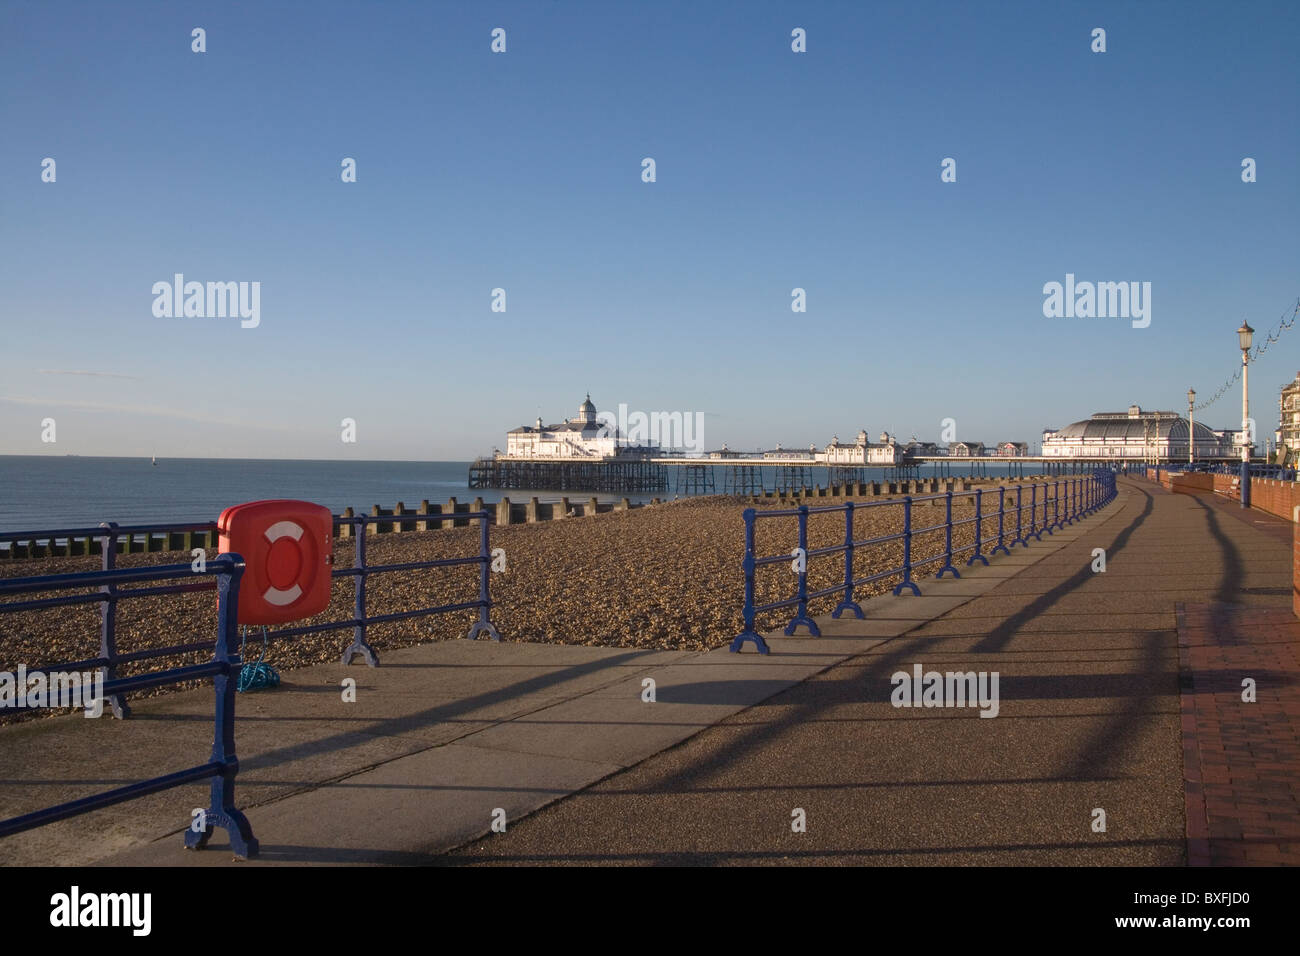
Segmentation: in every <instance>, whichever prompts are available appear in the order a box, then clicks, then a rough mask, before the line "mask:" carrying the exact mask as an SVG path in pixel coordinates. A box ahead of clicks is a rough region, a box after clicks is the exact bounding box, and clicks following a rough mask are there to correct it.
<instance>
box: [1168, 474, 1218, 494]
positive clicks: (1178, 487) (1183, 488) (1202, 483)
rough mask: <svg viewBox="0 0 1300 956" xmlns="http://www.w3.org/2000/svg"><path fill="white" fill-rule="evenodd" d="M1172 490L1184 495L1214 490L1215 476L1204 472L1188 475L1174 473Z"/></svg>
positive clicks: (1170, 488)
mask: <svg viewBox="0 0 1300 956" xmlns="http://www.w3.org/2000/svg"><path fill="white" fill-rule="evenodd" d="M1169 490H1170V491H1173V492H1175V493H1178V494H1184V495H1194V494H1199V493H1200V492H1202V491H1213V490H1214V476H1213V475H1207V474H1204V473H1202V472H1193V473H1191V474H1188V475H1174V476H1173V479H1172V481H1171V482H1170V487H1169Z"/></svg>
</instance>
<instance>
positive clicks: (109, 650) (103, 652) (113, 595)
mask: <svg viewBox="0 0 1300 956" xmlns="http://www.w3.org/2000/svg"><path fill="white" fill-rule="evenodd" d="M100 527H101V528H103V529H104V530H105V532H106V533H105V534H104V536H103V537H102V538H101V539H100V541H101V542H102V544H101V545H100V552H101V554H100V568H101V569H103V570H104V571H112V570H113V568H115V567H116V566H117V522H116V521H106V522H103V523H102V524H100ZM99 593H100V594H102V595H104V598H103V600H102V601H100V603H99V656H100V657H102V658H103V659H104V660H105V661H106V662H107V663H105V664H103V665H102V666H101V667H100V668H99V673H100V675H101V677H102V678H103V680H104V683H108V682H109V681H111V680H113V679H114V678H115V677H117V588H116V587H114V586H113V585H112V584H101V585H100V586H99ZM108 704H109V706H110V707H112V708H113V716H114V717H116V718H118V719H119V720H125V719H126V718H127V717H130V716H131V708H130V706H129V705H128V704H127V702H126V695H125V694H110V695H109V698H108Z"/></svg>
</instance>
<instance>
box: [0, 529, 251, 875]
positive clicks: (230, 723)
mask: <svg viewBox="0 0 1300 956" xmlns="http://www.w3.org/2000/svg"><path fill="white" fill-rule="evenodd" d="M244 569H245V565H244V559H243V558H242V557H240V556H239V555H238V554H221V555H218V556H217V558H216V559H215V560H213V561H208V562H206V564H205V566H204V567H203V568H202V569H196V568H195V567H194V566H192V565H188V564H176V565H162V566H157V567H151V568H118V569H115V570H108V571H89V572H83V573H80V574H55V575H43V576H40V577H34V578H18V579H8V580H5V581H2V582H0V585H2V587H0V593H3V594H24V593H34V592H35V593H43V592H45V591H54V590H65V589H68V588H75V587H93V586H95V585H100V586H102V587H109V588H115V587H116V585H117V584H118V583H129V582H138V581H150V580H173V579H177V578H184V577H193V576H212V577H215V578H216V581H215V584H216V591H217V633H216V640H215V641H214V642H213V644H212V645H211V646H212V648H213V656H212V660H211V662H209V663H207V664H193V665H189V666H185V667H176V668H171V669H168V670H163V671H156V672H152V673H148V674H140V675H137V676H134V677H127V678H120V679H114V680H109V681H105V682H103V684H102V685H101V687H100V688H99V694H100V697H99V698H97V699H98V700H102V699H103V696H105V695H107V694H119V693H121V692H123V691H126V690H137V689H143V688H146V687H157V686H161V685H163V684H171V683H178V682H180V681H187V680H195V679H198V678H202V677H212V678H213V698H214V705H213V734H212V754H211V757H210V759H209V760H208V762H207V763H203V764H199V765H197V766H193V767H188V768H186V769H184V770H178V771H175V772H173V773H169V774H165V775H163V776H160V777H151V778H150V779H148V780H142V781H139V782H137V783H132V784H128V785H126V786H124V787H117V788H115V789H113V790H106V791H102V792H100V793H96V794H92V795H91V796H88V797H82V798H80V799H77V800H71V801H67V802H65V803H59V804H55V805H54V806H52V807H45V808H43V809H40V810H36V811H33V812H31V813H25V814H22V815H21V816H17V817H11V818H9V819H7V820H0V837H2V836H8V835H10V834H13V833H21V832H23V831H24V830H31V829H33V828H35V827H39V826H44V825H45V824H47V823H53V822H54V821H55V820H63V819H66V818H68V817H73V816H77V815H79V814H82V813H88V812H90V811H91V810H97V809H99V808H101V807H107V806H112V805H114V804H117V803H122V802H124V801H127V800H133V799H135V798H136V797H142V796H145V795H147V794H150V793H157V792H159V791H161V790H167V789H170V788H172V787H178V786H181V785H182V784H187V783H192V782H194V781H197V780H206V779H211V798H210V806H209V807H208V808H206V809H204V810H201V811H199V813H200V816H199V817H198V818H197V819H194V820H192V821H190V826H189V828H188V829H187V830H186V831H185V845H186V846H187V847H189V848H191V849H199V848H201V847H203V846H204V845H205V844H206V843H207V842H208V839H209V838H210V837H211V836H212V832H213V830H214V829H216V828H217V827H221V828H222V829H224V830H226V831H227V833H228V834H229V836H230V846H231V849H232V850H233V852H234V854H235V856H236V857H240V858H247V857H250V856H256V855H257V850H258V844H257V840H256V838H255V837H254V836H253V829H252V827H251V826H250V825H249V822H248V819H247V817H245V816H244V814H243V813H242V812H241V811H240V810H239V809H238V808H237V807H236V806H235V776H236V774H237V773H238V772H239V760H238V758H237V757H236V755H235V687H236V684H237V681H238V677H239V671H240V668H241V667H242V666H243V662H242V661H241V659H240V657H239V653H238V651H237V650H236V647H237V645H236V640H237V628H238V624H237V620H236V619H237V611H238V608H239V583H240V579H241V578H242V576H243V574H244ZM116 593H117V594H118V598H117V599H118V600H121V599H123V598H124V596H129V595H130V593H131V592H129V591H118V592H116ZM71 596H75V595H71ZM53 600H58V599H57V598H55V599H53ZM14 603H15V602H11V603H9V604H3V605H0V611H9V610H13V609H14ZM16 603H17V604H19V605H21V604H23V603H27V602H16ZM119 660H120V658H119ZM60 666H61V665H60ZM54 670H56V668H51V667H40V668H35V669H33V670H32V671H31V672H30V673H33V674H35V673H49V672H51V671H54ZM25 702H26V701H25V700H24V703H25Z"/></svg>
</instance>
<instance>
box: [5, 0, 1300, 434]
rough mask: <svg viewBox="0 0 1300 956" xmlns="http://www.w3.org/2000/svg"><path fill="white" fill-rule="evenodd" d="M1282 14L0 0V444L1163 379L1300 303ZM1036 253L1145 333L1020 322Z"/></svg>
mask: <svg viewBox="0 0 1300 956" xmlns="http://www.w3.org/2000/svg"><path fill="white" fill-rule="evenodd" d="M195 27H202V28H204V29H205V30H206V33H207V51H206V52H205V53H201V54H199V53H194V52H192V51H191V30H192V29H193V28H195ZM495 27H502V28H504V29H505V30H506V31H507V32H506V38H507V49H506V52H505V53H504V54H494V53H492V52H491V50H490V43H491V36H490V33H491V31H492V29H493V28H495ZM795 27H801V28H803V29H805V30H806V31H807V52H806V53H802V54H796V53H793V52H792V51H791V48H790V42H791V40H790V33H791V30H792V29H794V28H795ZM1094 27H1102V28H1104V29H1105V30H1106V44H1107V50H1106V52H1105V53H1093V52H1092V51H1091V49H1090V45H1091V42H1092V41H1091V31H1092V30H1093V28H1094ZM1297 35H1300V5H1297V4H1294V3H1277V4H1264V3H1245V4H1225V3H1218V4H1194V3H1140V4H1132V3H1115V4H1098V3H1080V4H1058V3H1026V4H1012V3H987V4H985V3H960V4H945V3H896V4H895V3H847V2H846V3H798V4H794V3H757V2H756V3H743V4H741V3H710V2H695V3H667V2H656V3H653V4H641V3H624V2H612V0H611V2H600V3H596V2H593V3H580V2H568V0H556V2H551V0H534V2H528V3H487V2H485V3H409V4H408V3H378V4H354V3H346V4H344V3H338V4H335V3H318V4H310V5H307V4H280V3H207V4H186V3H114V4H101V3H84V4H79V3H61V2H52V3H11V2H4V3H0V96H2V97H3V99H0V129H3V131H4V135H3V137H0V283H2V288H3V290H4V291H3V298H2V299H0V332H2V335H0V342H2V343H3V345H2V346H0V348H2V349H3V356H4V361H3V364H2V366H0V367H2V368H3V380H2V381H0V454H66V453H74V454H85V455H94V454H141V455H148V454H157V455H159V456H172V457H177V456H194V457H203V456H212V457H286V458H367V459H464V458H469V457H472V456H473V455H475V454H479V453H485V452H490V450H491V448H492V447H493V446H494V445H502V444H504V433H505V431H506V430H507V429H509V428H511V427H514V426H516V425H519V424H521V423H525V422H531V421H532V420H533V419H534V418H535V417H537V416H539V415H540V416H541V417H543V418H545V419H546V420H547V421H558V420H560V419H561V418H563V417H566V416H568V415H572V414H574V413H575V412H576V408H577V405H578V403H579V402H580V401H581V400H582V398H583V396H584V394H585V393H586V392H587V391H590V392H591V395H592V398H593V399H594V400H595V401H596V403H597V405H598V406H599V407H601V408H602V409H604V408H609V409H613V408H616V407H617V405H618V404H619V403H626V404H627V405H628V406H629V408H631V409H634V410H636V409H640V410H645V411H655V410H670V411H671V410H677V411H683V412H703V413H704V414H705V416H706V418H705V428H706V430H705V444H706V445H708V446H710V447H716V446H717V445H720V444H721V443H723V442H727V443H728V444H729V445H731V447H757V446H762V447H772V446H773V445H775V444H776V443H777V442H782V443H785V444H786V445H806V444H807V443H808V442H810V441H816V442H817V443H818V444H819V445H820V444H824V443H825V442H826V441H828V440H829V439H830V437H831V436H832V434H838V435H839V436H840V437H841V438H844V437H847V436H850V435H852V434H854V433H856V431H857V429H858V428H860V427H866V428H868V429H869V430H870V431H871V433H872V435H873V437H874V435H875V434H876V433H878V432H879V431H880V430H881V429H888V430H890V431H891V432H897V433H898V434H900V435H901V436H902V437H903V438H908V437H910V436H911V435H912V434H916V435H918V436H919V437H922V438H929V439H936V438H938V436H939V431H940V422H941V420H942V419H944V418H948V417H951V418H953V419H955V420H956V423H957V436H958V438H965V439H978V440H983V441H986V442H990V443H991V442H994V441H998V440H1004V439H1017V440H1029V441H1034V440H1036V439H1037V438H1038V437H1039V433H1040V431H1041V429H1042V428H1043V426H1054V427H1059V426H1062V425H1065V424H1067V423H1069V422H1071V421H1074V420H1077V419H1079V418H1083V417H1086V416H1087V415H1088V414H1090V413H1091V412H1093V411H1099V410H1116V409H1121V408H1123V407H1125V406H1127V405H1128V404H1129V403H1131V402H1137V403H1139V404H1141V405H1142V406H1143V407H1147V408H1156V407H1158V408H1163V409H1173V410H1176V411H1185V409H1186V402H1185V399H1184V395H1185V392H1186V390H1187V387H1188V386H1189V385H1191V386H1193V387H1195V388H1196V389H1197V390H1198V392H1200V393H1201V394H1202V396H1203V397H1204V396H1208V395H1209V394H1211V393H1212V392H1214V391H1215V389H1216V388H1217V387H1218V386H1219V385H1220V384H1221V383H1222V382H1223V381H1224V380H1225V379H1227V378H1228V377H1229V376H1230V375H1231V374H1232V372H1233V370H1234V367H1235V366H1234V363H1235V362H1237V361H1238V353H1237V352H1236V351H1235V348H1236V344H1235V343H1236V337H1235V334H1234V330H1235V329H1236V327H1237V325H1238V324H1239V323H1240V322H1241V320H1242V319H1243V318H1245V319H1247V320H1248V321H1249V322H1250V323H1251V324H1252V325H1253V326H1255V327H1256V328H1257V329H1260V330H1265V329H1267V328H1269V327H1272V326H1273V325H1274V324H1276V322H1277V320H1278V318H1279V317H1280V316H1281V315H1282V314H1283V313H1284V312H1286V311H1289V309H1290V307H1291V306H1292V305H1293V304H1294V303H1295V301H1296V298H1297V296H1300V269H1298V268H1297V264H1298V263H1300V232H1298V231H1297V229H1296V213H1297V210H1300V175H1298V173H1300V170H1297V164H1298V163H1300V133H1298V132H1297V123H1296V118H1297V116H1300V102H1298V101H1300V83H1298V82H1297V80H1296V77H1295V68H1294V63H1295V57H1294V41H1295V37H1296V36H1297ZM45 157H52V158H54V159H55V161H56V163H57V181H56V182H54V183H45V182H42V181H41V161H42V159H44V158H45ZM344 157H353V158H355V159H356V161H357V182H356V183H348V184H345V183H343V182H341V180H340V163H341V161H342V159H343V158H344ZM644 157H653V158H654V159H655V161H656V165H657V170H656V171H657V181H656V182H654V183H644V182H642V181H641V161H642V159H643V158H644ZM945 157H952V158H954V159H956V161H957V181H956V182H955V183H942V182H940V162H941V160H943V159H944V158H945ZM1244 157H1252V158H1253V159H1255V161H1256V163H1257V168H1258V181H1257V182H1255V183H1250V184H1246V183H1243V182H1242V181H1241V161H1242V159H1243V158H1244ZM177 272H181V273H184V274H185V276H186V279H187V280H197V281H201V282H204V281H257V282H260V283H261V321H260V325H259V326H258V327H257V328H249V329H244V328H241V327H240V323H239V321H238V319H229V318H195V317H191V318H158V317H155V316H154V314H153V311H152V305H153V298H154V297H153V294H152V292H151V289H152V286H153V284H154V283H155V282H158V281H168V282H170V281H171V278H172V276H173V274H174V273H177ZM1067 273H1073V274H1075V275H1076V277H1077V279H1078V280H1079V281H1084V280H1090V281H1139V282H1150V283H1151V287H1152V302H1151V306H1152V310H1151V324H1150V326H1149V327H1147V328H1144V329H1135V328H1133V327H1132V326H1131V323H1130V322H1129V321H1127V320H1125V319H1117V318H1085V319H1079V318H1070V319H1066V318H1051V319H1049V318H1045V317H1044V315H1043V301H1044V295H1043V291H1042V289H1043V285H1044V283H1047V282H1052V281H1057V282H1062V281H1064V278H1065V275H1066V274H1067ZM498 287H500V288H504V289H505V290H506V302H507V311H506V312H505V313H500V312H493V311H491V309H490V304H491V292H492V290H493V289H494V288H498ZM795 287H800V288H803V289H805V290H806V294H807V312H806V313H804V314H795V313H792V312H791V308H790V303H791V290H792V289H793V288H795ZM1298 370H1300V328H1298V329H1296V330H1294V331H1292V332H1290V333H1287V336H1286V337H1284V338H1283V339H1282V341H1281V342H1279V343H1278V344H1276V345H1274V346H1272V347H1271V348H1270V350H1269V352H1268V353H1267V354H1266V355H1264V356H1263V357H1262V358H1261V359H1260V361H1259V363H1258V364H1257V365H1255V366H1253V367H1252V369H1251V385H1252V398H1253V402H1252V405H1253V411H1254V412H1255V413H1256V417H1257V418H1258V419H1259V422H1260V427H1261V430H1262V431H1267V432H1268V433H1269V434H1271V430H1272V428H1273V426H1274V425H1275V424H1276V412H1277V389H1278V387H1279V386H1280V385H1281V384H1282V383H1283V382H1285V381H1290V380H1291V379H1292V378H1293V377H1294V376H1295V375H1296V373H1297V371H1298ZM73 372H77V373H94V374H69V373H73ZM1239 413H1240V392H1239V388H1238V389H1237V390H1234V391H1232V392H1230V393H1229V394H1228V395H1226V396H1225V397H1224V398H1223V399H1221V400H1220V401H1219V403H1218V404H1217V405H1215V406H1214V407H1213V408H1212V409H1210V410H1209V411H1208V412H1204V413H1201V414H1198V420H1202V415H1203V416H1204V419H1203V420H1206V421H1207V422H1209V423H1210V424H1212V425H1214V426H1215V427H1229V426H1235V425H1236V423H1237V419H1238V418H1239ZM46 417H53V418H54V419H55V420H56V422H57V438H58V441H57V442H56V443H55V444H45V443H42V442H41V440H40V439H41V432H42V429H41V421H42V419H44V418H46ZM345 417H346V418H353V419H355V420H356V422H357V438H358V441H357V442H356V443H355V444H345V443H343V442H341V441H340V421H341V420H342V419H343V418H345Z"/></svg>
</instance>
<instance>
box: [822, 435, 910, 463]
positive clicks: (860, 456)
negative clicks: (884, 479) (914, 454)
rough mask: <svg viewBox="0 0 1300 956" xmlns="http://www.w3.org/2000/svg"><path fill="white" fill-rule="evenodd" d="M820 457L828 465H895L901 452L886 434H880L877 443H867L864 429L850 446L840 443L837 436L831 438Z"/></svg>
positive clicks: (890, 436) (892, 438)
mask: <svg viewBox="0 0 1300 956" xmlns="http://www.w3.org/2000/svg"><path fill="white" fill-rule="evenodd" d="M821 457H822V459H823V460H824V461H825V462H826V464H828V465H846V466H855V465H896V464H898V463H899V462H900V461H902V459H903V450H902V449H901V448H899V447H898V444H897V442H895V441H894V437H893V436H892V435H890V434H888V433H887V432H881V433H880V441H879V442H871V441H869V440H868V438H867V430H866V429H865V428H864V429H862V431H860V432H858V438H857V441H855V442H853V443H852V444H847V443H842V442H841V441H840V440H839V437H838V436H836V437H835V438H832V439H831V443H830V444H829V445H827V446H826V451H825V453H824V454H823V455H822V456H821Z"/></svg>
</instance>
